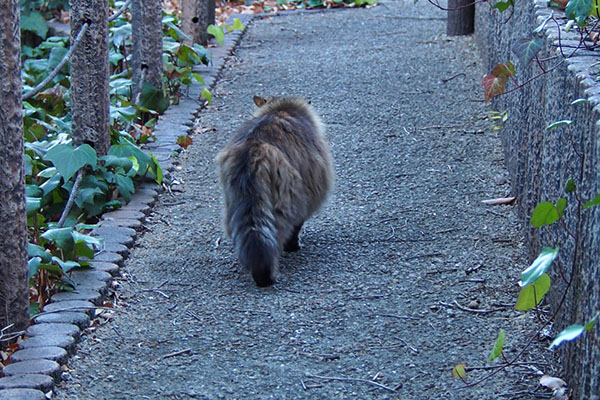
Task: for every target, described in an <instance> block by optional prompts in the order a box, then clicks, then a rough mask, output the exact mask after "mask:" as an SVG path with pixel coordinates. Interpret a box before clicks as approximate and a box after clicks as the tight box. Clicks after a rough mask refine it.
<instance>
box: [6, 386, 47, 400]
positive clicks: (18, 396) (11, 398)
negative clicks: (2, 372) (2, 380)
mask: <svg viewBox="0 0 600 400" xmlns="http://www.w3.org/2000/svg"><path fill="white" fill-rule="evenodd" d="M0 400H47V399H46V395H45V394H44V393H43V392H40V391H39V390H35V389H6V390H0Z"/></svg>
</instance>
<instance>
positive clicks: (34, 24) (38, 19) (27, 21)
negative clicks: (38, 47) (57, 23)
mask: <svg viewBox="0 0 600 400" xmlns="http://www.w3.org/2000/svg"><path fill="white" fill-rule="evenodd" d="M21 30H22V31H29V32H33V33H35V34H36V35H38V36H39V37H41V38H42V39H45V38H46V35H47V34H48V24H46V20H45V19H44V16H43V15H42V14H41V13H40V12H39V11H31V12H30V13H28V14H23V15H21Z"/></svg>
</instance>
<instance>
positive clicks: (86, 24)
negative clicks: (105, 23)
mask: <svg viewBox="0 0 600 400" xmlns="http://www.w3.org/2000/svg"><path fill="white" fill-rule="evenodd" d="M89 26H90V24H89V22H84V23H83V25H81V30H80V31H79V33H78V34H77V37H76V38H75V40H74V41H73V44H72V45H71V48H70V49H69V51H68V52H67V54H66V55H65V56H64V57H63V59H62V60H61V61H60V62H59V63H58V65H57V66H56V68H54V70H53V71H52V72H51V73H50V75H48V76H47V77H46V79H44V80H43V81H41V82H40V83H38V84H37V85H36V87H34V88H33V89H31V90H30V91H29V92H27V93H25V94H24V95H23V101H27V100H29V99H30V98H32V97H33V96H35V95H36V94H38V93H39V92H41V91H42V89H44V88H45V87H46V85H47V84H48V83H50V81H51V80H52V79H54V77H55V76H56V75H58V73H59V72H60V70H61V69H62V67H63V66H64V65H65V64H66V63H67V61H69V59H70V58H71V54H73V52H74V51H75V49H76V48H77V46H78V45H79V43H81V40H82V39H83V35H85V32H86V31H87V28H88V27H89Z"/></svg>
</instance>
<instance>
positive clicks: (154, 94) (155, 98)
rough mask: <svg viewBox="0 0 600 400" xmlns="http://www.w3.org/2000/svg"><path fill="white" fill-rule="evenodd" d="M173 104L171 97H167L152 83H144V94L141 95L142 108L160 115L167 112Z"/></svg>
mask: <svg viewBox="0 0 600 400" xmlns="http://www.w3.org/2000/svg"><path fill="white" fill-rule="evenodd" d="M170 104H171V102H170V100H169V97H168V96H165V95H164V93H163V91H162V90H160V89H157V88H156V87H154V85H152V84H151V83H150V82H144V86H142V93H141V94H140V106H141V107H144V108H147V109H149V110H154V111H156V112H158V113H159V114H162V113H164V112H165V110H166V109H167V108H169V105H170Z"/></svg>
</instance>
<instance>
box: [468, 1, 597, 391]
mask: <svg viewBox="0 0 600 400" xmlns="http://www.w3.org/2000/svg"><path fill="white" fill-rule="evenodd" d="M515 3H516V5H515V7H514V10H511V9H509V10H507V11H505V12H504V13H502V14H501V13H499V12H498V11H497V10H494V9H492V7H491V4H489V3H480V4H477V11H476V23H475V35H476V40H477V42H478V45H479V47H480V50H481V53H482V55H483V58H484V64H485V66H486V70H487V71H491V70H492V68H493V67H494V65H496V64H499V63H504V62H506V61H509V60H510V61H511V62H513V64H515V67H516V71H517V72H516V79H517V80H518V82H520V83H523V82H527V81H528V80H530V79H532V78H533V80H532V81H531V82H530V83H529V84H527V85H525V86H524V87H522V88H521V89H519V90H516V91H514V92H512V93H509V94H505V95H503V96H499V97H497V98H496V99H494V100H493V101H492V109H494V110H496V111H504V110H507V111H508V120H507V122H506V124H505V128H504V129H503V130H502V133H501V135H502V143H503V145H504V151H505V156H506V163H507V167H508V169H509V171H510V175H511V184H512V190H513V195H514V196H517V201H518V207H519V215H520V217H521V219H522V221H523V226H524V229H525V230H526V232H527V235H526V236H527V240H528V242H529V244H530V260H528V261H532V260H533V259H534V258H535V257H537V255H538V254H539V252H540V250H541V248H542V247H544V246H552V247H555V246H556V245H557V244H560V245H561V250H560V255H559V262H558V263H555V264H554V265H553V267H552V273H551V278H552V288H551V290H550V293H549V296H548V300H549V302H550V303H551V306H552V308H553V309H556V308H557V307H558V306H559V305H560V303H561V299H562V297H563V292H564V291H565V289H566V284H564V283H562V279H561V276H560V271H559V270H560V269H562V271H563V275H565V276H566V277H567V279H571V278H572V280H573V283H572V287H571V288H570V290H569V291H568V294H567V296H566V299H565V302H564V305H563V307H562V308H561V312H560V313H559V315H558V318H557V320H556V323H555V326H554V328H555V329H554V333H555V334H556V333H558V332H559V331H560V330H562V329H563V328H564V327H566V326H568V325H571V324H574V323H577V324H585V323H586V322H587V321H588V320H589V319H590V318H591V317H592V316H593V315H594V314H595V313H596V312H597V311H598V310H600V207H594V208H591V209H585V210H584V209H581V208H580V207H579V206H578V204H577V200H576V198H575V196H573V195H566V194H565V191H564V188H565V184H566V182H567V180H568V179H569V178H573V179H574V180H575V182H576V183H577V186H578V189H577V193H578V195H580V196H581V198H582V199H583V200H584V201H587V200H589V199H592V198H594V197H595V196H596V195H597V194H598V192H599V191H600V163H599V162H600V140H599V138H598V135H599V133H600V124H599V122H598V121H599V119H600V80H597V78H600V50H597V51H595V52H594V51H587V50H583V49H581V50H577V51H576V52H575V53H573V52H574V50H575V49H576V48H577V46H578V44H579V34H578V33H577V30H576V29H572V30H571V32H569V33H565V32H564V30H563V31H562V32H561V34H560V39H561V40H560V42H561V43H562V51H563V53H564V54H565V55H566V56H567V57H566V59H565V61H564V62H563V63H562V64H561V65H560V66H559V67H558V68H556V69H555V70H553V71H552V72H549V73H547V74H545V75H542V76H540V77H537V78H536V75H538V74H539V73H540V68H539V67H538V66H537V65H536V62H535V61H533V62H532V63H531V64H530V65H529V66H523V65H520V64H519V62H518V61H517V57H516V56H515V55H514V54H513V53H512V51H511V48H512V47H513V45H514V44H515V42H516V41H517V40H518V39H520V38H527V37H531V35H532V31H533V30H534V29H535V28H536V27H538V26H539V25H540V24H541V23H542V22H543V21H544V19H545V18H546V17H547V16H549V15H550V13H552V12H554V16H555V17H556V18H557V19H558V20H559V21H560V23H561V24H562V25H564V24H565V23H566V20H565V18H564V12H562V11H557V10H551V9H549V8H547V7H546V2H545V1H539V0H536V1H535V2H526V1H524V2H521V1H516V2H515ZM513 11H514V13H513ZM511 13H512V14H511ZM543 32H544V38H545V48H544V49H543V50H542V51H541V52H540V57H541V58H543V57H553V56H556V57H557V58H556V59H555V60H552V61H549V62H547V63H545V64H544V65H546V66H548V67H550V66H551V65H555V64H556V63H558V62H560V61H561V60H563V59H564V57H562V55H561V51H560V49H557V47H556V44H557V43H558V40H557V39H558V29H557V26H556V23H554V22H549V23H548V24H547V25H546V28H545V29H544V31H543ZM590 44H591V42H590ZM512 87H514V85H513V84H511V83H509V85H508V86H507V89H510V88H512ZM579 98H587V99H588V102H587V103H583V104H578V105H571V102H572V101H573V100H576V99H579ZM564 119H569V120H573V121H574V123H573V125H572V126H571V127H570V128H559V129H555V130H552V131H549V132H548V131H546V127H547V126H548V125H549V124H551V123H552V122H555V121H558V120H564ZM561 197H567V198H568V201H569V205H568V206H567V209H566V213H565V215H566V218H565V221H566V222H567V226H568V228H569V230H570V231H571V232H573V233H575V232H577V233H576V239H574V238H573V237H571V236H569V234H568V233H567V232H566V229H565V227H564V226H561V225H560V224H558V223H557V224H553V225H552V226H550V227H544V228H541V229H533V228H532V227H531V225H530V224H529V218H530V217H531V213H532V211H533V209H534V208H535V206H536V204H537V203H539V202H540V201H545V200H547V201H552V202H556V201H557V200H558V199H559V198H561ZM598 322H599V324H600V321H598ZM595 332H596V333H598V332H599V330H598V328H596V329H595ZM596 336H597V339H596V342H595V343H594V341H593V339H592V337H591V336H590V335H589V334H586V335H585V336H584V337H583V338H579V339H578V340H576V341H573V342H569V343H565V344H563V345H562V346H561V347H560V348H559V350H558V352H559V354H558V355H559V357H560V358H561V365H562V367H563V376H562V377H563V378H564V379H565V380H567V382H568V384H569V387H570V388H571V389H572V390H573V394H574V397H573V398H575V399H586V400H588V399H595V400H598V399H600V334H597V335H596Z"/></svg>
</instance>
